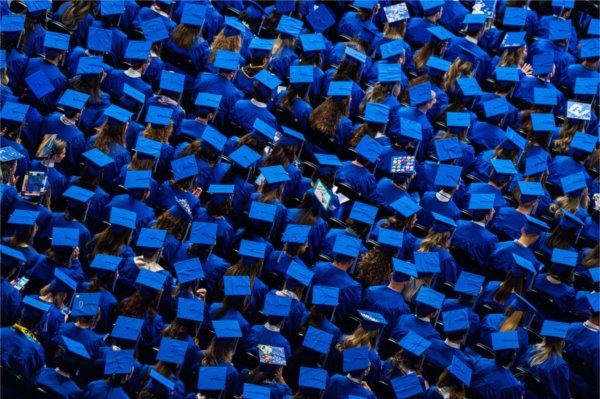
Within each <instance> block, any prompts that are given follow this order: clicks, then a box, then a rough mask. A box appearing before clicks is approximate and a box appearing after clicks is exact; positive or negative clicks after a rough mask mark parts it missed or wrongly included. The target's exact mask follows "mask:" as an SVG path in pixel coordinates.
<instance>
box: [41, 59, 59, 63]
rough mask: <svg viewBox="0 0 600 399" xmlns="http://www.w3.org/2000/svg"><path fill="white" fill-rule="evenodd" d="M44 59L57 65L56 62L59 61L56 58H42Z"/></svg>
mask: <svg viewBox="0 0 600 399" xmlns="http://www.w3.org/2000/svg"><path fill="white" fill-rule="evenodd" d="M44 61H46V62H47V63H48V64H52V65H58V63H59V61H58V58H55V59H50V58H44Z"/></svg>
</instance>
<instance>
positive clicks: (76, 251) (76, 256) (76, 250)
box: [73, 247, 79, 259]
mask: <svg viewBox="0 0 600 399" xmlns="http://www.w3.org/2000/svg"><path fill="white" fill-rule="evenodd" d="M78 257H79V247H75V249H74V250H73V259H77V258H78Z"/></svg>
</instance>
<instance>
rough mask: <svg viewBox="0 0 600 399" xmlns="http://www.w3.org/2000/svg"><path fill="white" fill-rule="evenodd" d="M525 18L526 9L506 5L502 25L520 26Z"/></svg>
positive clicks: (523, 23)
mask: <svg viewBox="0 0 600 399" xmlns="http://www.w3.org/2000/svg"><path fill="white" fill-rule="evenodd" d="M526 20H527V10H526V9H525V8H520V7H506V8H505V10H504V19H503V20H502V25H504V26H512V27H521V26H525V21H526Z"/></svg>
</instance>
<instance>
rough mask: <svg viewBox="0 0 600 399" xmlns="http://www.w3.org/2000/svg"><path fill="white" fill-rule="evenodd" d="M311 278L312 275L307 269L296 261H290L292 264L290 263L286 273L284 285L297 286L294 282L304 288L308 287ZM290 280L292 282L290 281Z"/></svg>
mask: <svg viewBox="0 0 600 399" xmlns="http://www.w3.org/2000/svg"><path fill="white" fill-rule="evenodd" d="M313 276H314V273H313V272H311V271H310V270H309V269H308V267H306V266H304V265H301V264H300V263H298V262H296V261H292V263H290V266H289V267H288V269H287V271H286V284H287V285H290V284H291V285H297V284H294V281H295V282H298V283H300V284H301V285H303V286H304V287H308V286H309V285H310V282H311V281H312V278H313ZM290 279H291V280H293V281H290Z"/></svg>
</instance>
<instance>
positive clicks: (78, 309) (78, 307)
mask: <svg viewBox="0 0 600 399" xmlns="http://www.w3.org/2000/svg"><path fill="white" fill-rule="evenodd" d="M99 307H100V293H99V292H86V293H77V294H76V295H75V297H74V298H73V305H72V306H71V316H72V317H90V316H92V317H93V316H96V315H97V314H98V308H99Z"/></svg>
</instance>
